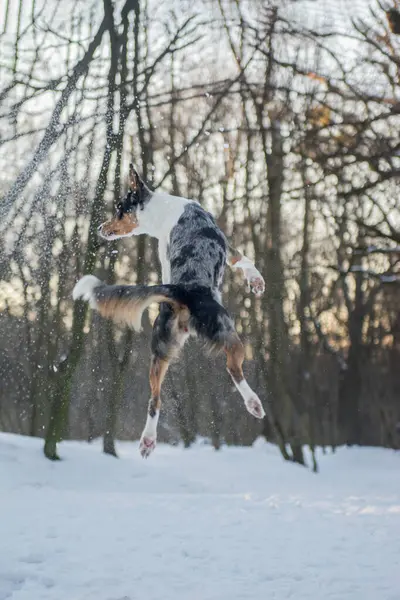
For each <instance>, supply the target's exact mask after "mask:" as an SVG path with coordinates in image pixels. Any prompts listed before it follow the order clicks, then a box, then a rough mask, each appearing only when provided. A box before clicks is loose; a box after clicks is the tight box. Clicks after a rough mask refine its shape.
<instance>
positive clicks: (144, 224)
mask: <svg viewBox="0 0 400 600" xmlns="http://www.w3.org/2000/svg"><path fill="white" fill-rule="evenodd" d="M130 175H131V188H130V191H129V192H128V194H127V196H125V198H124V199H123V200H122V201H121V202H120V203H119V205H118V207H117V215H116V217H115V218H114V219H113V220H111V221H110V222H108V223H104V224H103V225H101V226H100V227H99V232H100V235H101V236H102V237H104V238H105V239H109V240H111V239H116V238H119V237H125V236H127V235H140V234H148V235H150V236H152V237H155V238H157V239H158V249H159V257H160V262H161V268H162V285H155V286H142V285H137V286H127V285H116V286H108V285H106V284H104V283H102V282H101V281H100V280H98V279H97V278H96V277H93V276H92V275H87V276H85V277H83V278H82V279H81V280H80V281H79V282H78V283H77V284H76V286H75V288H74V291H73V298H74V299H75V300H76V299H78V298H83V299H84V300H87V301H89V302H90V305H91V306H92V308H95V309H97V310H99V312H100V313H101V314H103V315H104V316H106V317H111V318H113V319H114V320H116V321H120V322H125V323H129V324H130V325H132V326H134V327H135V328H136V329H140V323H141V317H142V313H143V311H144V310H145V309H146V308H147V307H148V306H149V305H150V304H151V303H152V302H159V303H160V313H159V316H158V317H157V319H156V321H155V323H154V328H153V335H152V342H151V349H152V360H151V368H150V386H151V391H152V396H151V399H150V402H149V409H148V416H147V421H146V425H145V428H144V431H143V434H142V437H141V440H140V452H141V454H142V456H144V457H147V456H148V455H149V454H150V453H151V452H152V450H153V449H154V447H155V445H156V438H157V423H158V419H159V413H160V405H161V401H160V389H161V384H162V380H163V378H164V376H165V373H166V371H167V368H168V364H169V363H170V361H171V360H173V359H176V358H177V356H178V354H179V350H180V349H181V348H182V347H183V345H184V343H185V341H186V340H187V338H188V337H189V336H190V335H196V336H198V337H199V338H200V339H202V340H204V341H205V342H206V343H207V345H208V346H209V347H211V348H213V349H216V350H224V351H225V352H226V355H227V369H228V372H229V373H230V375H231V377H232V380H233V382H234V384H235V386H236V388H237V389H238V391H239V392H240V394H241V396H242V398H243V400H244V403H245V406H246V408H247V410H248V411H249V412H250V413H251V414H252V415H254V416H255V417H257V418H263V417H264V415H265V413H264V409H263V407H262V404H261V402H260V400H259V398H258V396H257V395H256V394H255V392H254V391H253V390H252V389H251V388H250V386H249V385H248V383H247V381H246V380H245V378H244V376H243V371H242V363H243V359H244V350H243V346H242V344H241V342H240V339H239V337H238V335H237V333H236V330H235V327H234V323H233V320H232V318H231V317H230V315H229V314H228V312H227V311H226V310H225V308H224V307H223V306H222V303H221V284H222V280H223V276H224V270H225V266H226V264H231V266H232V267H234V268H240V269H242V271H243V273H244V275H245V277H246V279H247V281H248V283H249V285H250V286H251V287H252V289H253V291H254V292H255V293H257V294H259V293H262V292H263V291H264V280H263V278H262V276H261V275H260V273H259V272H258V271H257V269H256V268H255V267H254V265H253V264H252V262H251V261H250V260H249V259H247V258H246V257H244V256H241V255H240V254H238V253H236V254H235V253H234V256H229V246H228V243H227V240H226V238H225V236H224V234H223V233H222V232H221V230H220V229H219V228H218V226H217V224H216V222H215V220H214V218H213V216H212V215H211V214H210V213H208V212H207V211H206V210H204V209H203V208H202V207H201V206H200V204H198V203H197V202H195V201H193V200H189V199H187V198H181V197H176V196H171V195H169V194H166V193H164V192H159V191H157V192H154V193H153V192H151V191H150V190H149V189H148V188H147V187H146V186H145V184H144V183H143V181H142V180H141V179H140V177H139V176H138V175H137V173H136V171H134V170H133V167H132V166H131V173H130ZM123 219H125V220H126V221H127V223H128V224H127V226H125V225H124V226H123V227H122V228H121V223H122V222H123V221H122V220H123ZM131 226H132V229H131V230H130V231H128V229H129V228H130V227H131ZM121 231H123V232H124V233H121ZM229 259H230V260H229Z"/></svg>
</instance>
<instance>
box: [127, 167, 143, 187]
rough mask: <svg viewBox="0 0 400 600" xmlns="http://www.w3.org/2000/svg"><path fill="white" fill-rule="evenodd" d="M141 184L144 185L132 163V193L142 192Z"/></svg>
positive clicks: (130, 182) (130, 178)
mask: <svg viewBox="0 0 400 600" xmlns="http://www.w3.org/2000/svg"><path fill="white" fill-rule="evenodd" d="M140 183H143V182H142V180H141V178H140V175H139V174H138V172H137V171H136V169H135V167H134V166H133V164H132V163H130V165H129V187H130V189H131V190H132V192H139V191H140Z"/></svg>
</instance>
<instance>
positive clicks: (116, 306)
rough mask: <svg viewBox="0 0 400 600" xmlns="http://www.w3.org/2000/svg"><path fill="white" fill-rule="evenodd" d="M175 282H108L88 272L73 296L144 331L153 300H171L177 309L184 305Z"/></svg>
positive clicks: (113, 317) (106, 314) (103, 313)
mask: <svg viewBox="0 0 400 600" xmlns="http://www.w3.org/2000/svg"><path fill="white" fill-rule="evenodd" d="M177 288H179V286H175V285H154V286H146V285H106V284H105V283H103V282H102V281H100V279H97V277H94V276H93V275H85V276H84V277H82V279H80V280H79V281H78V283H77V284H76V285H75V287H74V289H73V292H72V297H73V299H74V300H78V299H79V298H81V299H82V300H86V301H87V302H89V304H90V306H91V307H92V308H94V309H96V310H97V311H98V312H99V313H100V314H101V315H102V316H103V317H109V318H111V319H112V320H113V321H116V322H118V323H124V324H126V325H130V326H132V327H133V328H134V329H136V331H140V329H141V322H142V315H143V312H144V311H145V310H146V308H148V307H149V306H150V304H152V303H153V302H158V303H160V302H167V303H168V304H170V305H171V306H172V307H173V308H174V309H175V310H176V311H179V310H181V309H182V308H183V304H184V302H182V300H183V298H182V293H179V289H177Z"/></svg>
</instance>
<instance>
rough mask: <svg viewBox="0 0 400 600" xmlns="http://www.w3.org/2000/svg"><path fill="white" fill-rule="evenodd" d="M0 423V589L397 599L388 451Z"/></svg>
mask: <svg viewBox="0 0 400 600" xmlns="http://www.w3.org/2000/svg"><path fill="white" fill-rule="evenodd" d="M118 451H119V454H120V457H121V458H120V459H119V460H116V459H114V458H112V457H108V456H104V455H103V454H102V453H101V446H100V444H98V443H94V444H91V445H88V444H85V443H79V442H66V443H63V444H61V446H60V453H61V456H62V457H63V458H64V460H63V461H61V462H59V463H51V462H49V461H47V460H46V459H45V458H44V457H43V454H42V442H41V440H37V439H32V438H25V437H19V436H15V435H10V434H0V482H1V484H0V489H1V494H0V514H1V518H0V540H1V544H0V600H39V599H40V600H137V599H142V598H145V599H146V600H162V599H163V600H169V599H170V598H173V599H174V600H187V599H188V598H190V600H228V599H229V600H247V599H248V600H264V599H265V598H268V600H285V599H292V600H378V599H379V600H398V598H399V589H400V535H399V533H400V484H399V469H400V453H396V452H393V451H390V450H383V449H370V448H363V449H362V448H361V449H360V448H358V449H339V450H338V451H337V453H336V454H334V455H333V454H327V455H325V456H322V455H319V457H318V458H319V462H320V467H321V473H320V474H318V475H315V474H313V473H311V472H310V471H309V470H306V469H303V468H302V467H299V466H296V465H293V464H286V463H284V462H283V461H282V460H281V458H280V456H279V455H278V453H277V451H276V449H275V448H273V447H271V446H269V445H267V444H265V443H263V442H262V441H261V440H258V441H257V443H256V444H255V445H254V447H253V448H225V447H224V448H223V449H222V450H221V451H219V452H215V451H214V450H213V449H212V448H211V447H210V446H207V445H204V444H197V445H195V446H194V447H193V448H192V449H190V450H183V449H182V448H179V447H178V448H173V447H169V446H165V445H160V446H158V447H157V451H156V452H155V454H154V455H153V456H152V457H151V459H149V460H148V461H143V460H142V459H141V458H140V456H138V451H137V444H136V443H135V444H131V443H119V444H118Z"/></svg>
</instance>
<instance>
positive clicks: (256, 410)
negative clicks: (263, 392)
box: [245, 396, 265, 419]
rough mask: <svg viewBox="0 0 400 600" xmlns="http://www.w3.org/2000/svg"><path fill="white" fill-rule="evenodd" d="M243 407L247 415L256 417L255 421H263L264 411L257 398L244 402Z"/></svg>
mask: <svg viewBox="0 0 400 600" xmlns="http://www.w3.org/2000/svg"><path fill="white" fill-rule="evenodd" d="M245 405H246V408H247V410H248V411H249V413H250V414H251V415H253V417H256V419H263V418H264V417H265V410H264V408H263V405H262V404H261V401H260V399H259V398H257V396H254V397H253V398H249V399H248V400H246V401H245Z"/></svg>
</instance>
